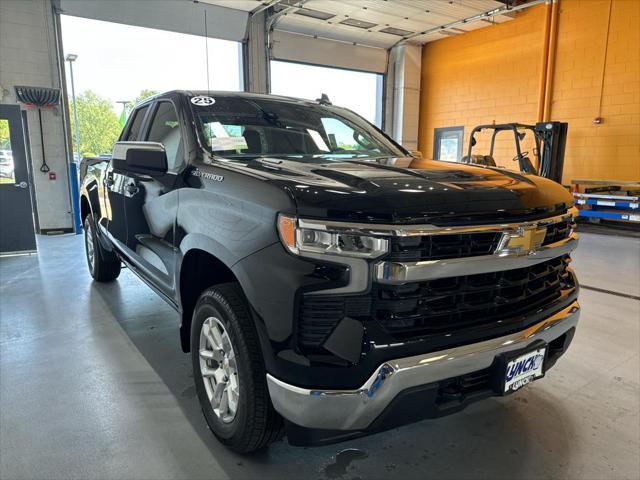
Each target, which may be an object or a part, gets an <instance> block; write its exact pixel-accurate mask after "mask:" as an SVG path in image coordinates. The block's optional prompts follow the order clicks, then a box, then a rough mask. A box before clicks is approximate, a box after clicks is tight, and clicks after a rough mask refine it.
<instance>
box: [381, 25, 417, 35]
mask: <svg viewBox="0 0 640 480" xmlns="http://www.w3.org/2000/svg"><path fill="white" fill-rule="evenodd" d="M379 31H380V32H381V33H388V34H390V35H398V36H399V37H406V36H407V35H411V34H413V33H414V32H410V31H409V30H403V29H401V28H394V27H387V28H383V29H382V30H379Z"/></svg>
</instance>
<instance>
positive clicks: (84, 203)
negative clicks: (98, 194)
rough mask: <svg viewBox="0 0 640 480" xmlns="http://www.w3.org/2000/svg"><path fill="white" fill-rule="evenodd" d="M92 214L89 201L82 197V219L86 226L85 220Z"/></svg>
mask: <svg viewBox="0 0 640 480" xmlns="http://www.w3.org/2000/svg"><path fill="white" fill-rule="evenodd" d="M90 213H91V205H89V200H87V197H85V196H84V195H83V196H82V197H80V219H81V220H82V223H83V224H84V219H85V218H87V215H89V214H90Z"/></svg>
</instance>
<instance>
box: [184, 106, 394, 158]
mask: <svg viewBox="0 0 640 480" xmlns="http://www.w3.org/2000/svg"><path fill="white" fill-rule="evenodd" d="M193 110H194V112H195V115H196V118H197V119H198V124H199V128H200V132H201V134H202V135H201V138H202V139H203V141H204V142H205V144H206V147H207V148H208V149H209V151H210V152H211V153H212V154H214V155H217V156H220V157H225V158H234V159H241V158H245V157H246V158H247V159H251V158H256V157H262V156H274V157H287V158H299V159H315V158H322V159H345V158H358V159H366V158H376V157H383V156H394V157H398V156H404V153H403V152H402V151H400V150H399V149H398V148H397V147H396V146H395V145H393V143H391V142H390V141H389V140H387V139H386V138H385V137H384V135H382V134H381V133H380V132H379V131H377V130H376V129H375V128H373V127H372V126H371V125H369V124H368V123H367V122H366V121H365V120H363V119H362V118H360V117H358V116H357V115H355V114H353V113H351V112H349V111H346V110H343V109H339V108H335V107H329V106H323V105H317V106H316V105H308V104H304V103H295V101H291V102H288V101H278V100H271V99H257V98H242V97H216V98H215V103H214V104H212V105H207V106H199V105H194V106H193Z"/></svg>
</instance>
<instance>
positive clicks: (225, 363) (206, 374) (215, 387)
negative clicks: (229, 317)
mask: <svg viewBox="0 0 640 480" xmlns="http://www.w3.org/2000/svg"><path fill="white" fill-rule="evenodd" d="M199 357H200V373H201V374H202V380H203V382H204V387H205V390H206V392H207V397H208V398H209V401H210V402H211V407H212V408H213V412H214V413H215V414H216V416H217V417H218V418H219V419H220V420H221V421H222V422H224V423H230V422H231V421H233V419H234V418H235V416H236V412H237V411H238V400H239V394H240V390H239V383H238V369H237V365H236V355H235V352H234V350H233V345H231V339H230V337H229V333H228V332H227V330H226V328H225V327H224V325H223V323H222V321H221V320H220V319H218V318H216V317H208V318H207V319H206V320H205V321H204V323H203V324H202V328H201V329H200V344H199Z"/></svg>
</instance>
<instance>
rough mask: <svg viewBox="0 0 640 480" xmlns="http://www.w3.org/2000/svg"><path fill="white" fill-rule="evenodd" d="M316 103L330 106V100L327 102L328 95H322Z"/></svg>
mask: <svg viewBox="0 0 640 480" xmlns="http://www.w3.org/2000/svg"><path fill="white" fill-rule="evenodd" d="M316 102H318V103H319V104H320V105H331V104H332V103H331V100H329V95H327V94H326V93H323V94H322V95H321V96H320V98H317V99H316Z"/></svg>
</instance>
